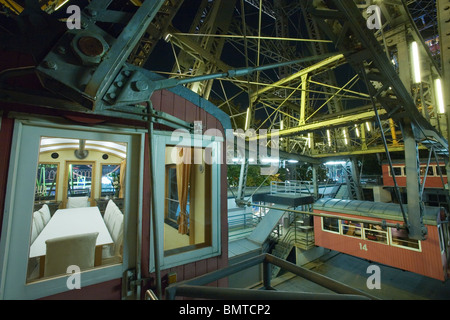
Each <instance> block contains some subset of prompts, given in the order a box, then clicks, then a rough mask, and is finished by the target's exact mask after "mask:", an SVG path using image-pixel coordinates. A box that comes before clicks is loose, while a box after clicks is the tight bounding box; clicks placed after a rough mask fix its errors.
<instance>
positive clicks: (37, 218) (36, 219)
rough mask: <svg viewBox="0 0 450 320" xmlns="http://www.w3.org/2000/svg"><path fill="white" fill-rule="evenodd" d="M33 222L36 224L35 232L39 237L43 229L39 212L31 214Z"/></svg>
mask: <svg viewBox="0 0 450 320" xmlns="http://www.w3.org/2000/svg"><path fill="white" fill-rule="evenodd" d="M33 221H34V223H35V224H36V232H37V234H38V235H39V234H40V233H41V232H42V230H43V229H44V221H43V220H42V216H41V213H40V212H39V211H35V212H33Z"/></svg>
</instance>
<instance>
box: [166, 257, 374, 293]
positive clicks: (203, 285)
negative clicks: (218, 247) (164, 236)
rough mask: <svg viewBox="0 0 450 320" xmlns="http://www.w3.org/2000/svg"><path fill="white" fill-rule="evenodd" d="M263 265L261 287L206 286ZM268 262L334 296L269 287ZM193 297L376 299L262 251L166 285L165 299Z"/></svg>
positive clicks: (269, 270)
mask: <svg viewBox="0 0 450 320" xmlns="http://www.w3.org/2000/svg"><path fill="white" fill-rule="evenodd" d="M261 263H262V264H263V289H265V290H248V289H232V288H219V287H217V288H215V287H209V286H207V285H208V284H210V283H212V282H214V281H218V280H220V279H223V278H226V277H229V276H231V275H233V274H235V273H239V272H242V271H243V270H245V269H248V268H251V267H253V266H256V265H258V264H261ZM271 264H273V265H276V266H278V267H280V268H282V269H284V270H286V271H289V272H291V273H293V274H295V275H297V276H300V277H303V278H305V279H307V280H309V281H312V282H314V283H316V284H318V285H320V286H322V287H325V288H327V289H329V290H331V291H333V292H335V293H337V295H326V296H324V295H323V294H318V293H302V294H301V297H300V296H299V293H297V292H280V291H276V290H273V289H274V288H272V287H271V285H270V282H271V274H270V272H271V266H270V265H271ZM177 296H178V297H194V298H207V299H236V300H244V299H263V298H266V299H283V300H288V299H348V300H361V299H363V300H367V299H373V300H378V298H377V297H375V296H372V295H371V294H369V293H366V292H364V291H361V290H358V289H355V288H352V287H350V286H348V285H346V284H344V283H341V282H339V281H336V280H333V279H331V278H329V277H326V276H324V275H321V274H319V273H317V272H314V271H311V270H308V269H305V268H303V267H300V266H297V265H295V264H293V263H291V262H288V261H285V260H282V259H279V258H277V257H275V256H273V255H271V254H267V253H266V254H262V255H259V256H256V257H252V258H250V259H247V260H244V261H242V262H238V263H236V264H232V265H229V266H228V267H225V268H222V269H219V270H216V271H213V272H210V273H207V274H204V275H202V276H199V277H196V278H193V279H190V280H185V281H181V282H179V283H175V284H172V285H170V286H168V287H167V288H166V299H167V300H175V298H176V297H177Z"/></svg>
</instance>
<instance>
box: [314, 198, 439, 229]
mask: <svg viewBox="0 0 450 320" xmlns="http://www.w3.org/2000/svg"><path fill="white" fill-rule="evenodd" d="M313 208H314V210H324V211H331V212H338V213H343V214H351V215H355V216H360V217H368V218H378V219H384V220H394V221H403V215H402V211H401V208H400V205H399V204H396V203H383V202H372V201H360V200H346V199H334V198H322V199H319V200H317V201H316V202H315V203H314V205H313ZM404 209H405V213H406V214H407V213H408V208H407V206H404ZM441 210H442V208H440V207H425V213H424V218H423V221H424V223H425V224H428V225H436V224H437V222H438V221H439V219H440V214H441Z"/></svg>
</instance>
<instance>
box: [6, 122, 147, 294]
mask: <svg viewBox="0 0 450 320" xmlns="http://www.w3.org/2000/svg"><path fill="white" fill-rule="evenodd" d="M80 139H83V141H85V145H84V150H85V151H88V154H87V155H86V156H85V157H84V158H83V159H82V160H80V159H79V157H77V155H76V153H77V152H76V151H77V150H78V149H79V141H80ZM143 145H144V133H140V132H137V131H136V130H127V129H125V128H124V129H120V128H119V129H118V128H109V129H108V128H107V127H103V128H101V129H96V128H91V127H89V128H87V127H83V126H68V125H65V126H62V125H61V126H58V125H55V123H50V122H49V123H47V122H45V121H42V120H29V119H27V120H26V121H21V120H16V122H15V126H14V135H13V143H12V150H11V158H10V166H9V172H8V185H7V193H6V198H5V210H4V215H3V217H4V218H3V223H2V226H3V228H2V231H1V238H0V261H1V264H0V299H39V298H45V297H49V296H52V297H56V298H58V297H61V298H73V299H77V298H78V299H91V298H92V299H134V298H135V296H136V292H130V291H129V290H127V289H125V288H123V287H122V283H126V282H125V281H124V280H123V279H122V277H123V275H124V274H126V273H127V272H126V271H127V270H130V269H138V268H139V263H140V262H139V256H140V255H139V251H140V249H139V248H138V243H139V241H138V239H140V230H141V228H140V226H139V223H140V221H141V212H142V176H143V159H144V157H143ZM71 198H73V199H71ZM69 200H73V201H69ZM69 202H70V203H69ZM108 208H109V209H108ZM111 208H113V210H110V209H111ZM88 234H91V235H95V239H94V240H92V239H91V238H88V237H87V235H88ZM75 238H77V239H80V238H82V240H79V242H82V243H83V246H84V247H83V248H82V249H86V248H89V250H88V252H90V254H89V255H87V254H84V253H83V254H80V255H78V256H77V260H76V261H72V260H70V261H69V258H67V257H66V253H67V252H68V251H70V252H71V253H73V254H74V255H75V256H76V253H77V252H80V251H81V250H82V249H80V248H79V247H77V245H76V244H75V241H72V240H73V239H75ZM67 239H69V241H68V242H67ZM63 241H66V242H63ZM58 245H59V247H58ZM70 259H72V258H70Z"/></svg>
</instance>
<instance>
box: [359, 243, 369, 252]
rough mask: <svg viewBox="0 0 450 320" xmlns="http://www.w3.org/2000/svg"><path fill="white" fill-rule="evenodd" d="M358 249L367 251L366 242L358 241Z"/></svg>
mask: <svg viewBox="0 0 450 320" xmlns="http://www.w3.org/2000/svg"><path fill="white" fill-rule="evenodd" d="M359 249H360V250H364V251H367V244H362V243H361V242H360V243H359Z"/></svg>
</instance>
